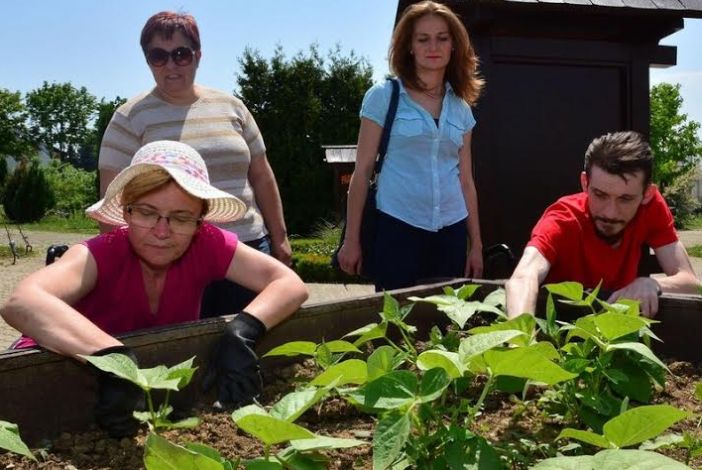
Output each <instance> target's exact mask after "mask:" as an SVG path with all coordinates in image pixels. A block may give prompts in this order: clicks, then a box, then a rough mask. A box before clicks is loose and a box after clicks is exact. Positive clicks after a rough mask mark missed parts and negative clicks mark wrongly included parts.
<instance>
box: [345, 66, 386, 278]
mask: <svg viewBox="0 0 702 470" xmlns="http://www.w3.org/2000/svg"><path fill="white" fill-rule="evenodd" d="M390 82H391V83H392V95H391V97H390V106H389V107H388V112H387V114H386V115H385V124H384V125H383V134H382V136H381V138H380V144H379V145H378V157H377V158H376V160H375V168H374V169H373V176H371V179H370V181H369V184H368V195H367V196H366V203H365V205H364V206H363V214H362V216H361V234H360V238H361V256H362V271H361V275H362V276H364V277H368V278H370V277H372V272H371V271H372V270H371V263H370V260H371V255H372V250H373V242H374V239H375V226H376V220H377V218H378V211H377V209H376V205H375V195H376V193H377V191H378V175H380V170H382V168H383V160H384V159H385V152H386V151H387V149H388V141H389V140H390V130H391V129H392V124H393V122H394V121H395V113H396V112H397V102H398V100H399V97H400V85H399V84H398V82H397V80H396V79H390ZM345 236H346V215H344V225H343V227H342V229H341V237H340V238H339V245H338V246H337V247H336V250H334V254H333V255H332V257H331V265H332V266H333V267H334V268H336V269H340V267H339V257H338V256H339V249H341V245H343V244H344V238H345Z"/></svg>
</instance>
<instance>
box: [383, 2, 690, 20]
mask: <svg viewBox="0 0 702 470" xmlns="http://www.w3.org/2000/svg"><path fill="white" fill-rule="evenodd" d="M418 1H420V0H399V2H398V10H397V17H396V20H397V18H398V17H399V15H400V14H401V13H402V11H403V10H404V9H405V7H407V6H408V5H410V4H412V3H417V2H418ZM440 1H443V3H446V4H448V5H456V6H463V7H467V6H469V5H470V4H473V6H476V5H480V4H482V5H491V6H497V7H502V8H506V9H511V8H515V9H524V8H527V9H532V8H538V9H541V8H543V9H545V10H554V9H555V10H561V11H573V12H578V13H581V12H583V11H589V12H592V13H608V12H609V13H615V12H616V13H618V14H632V15H638V14H652V13H653V14H655V13H656V12H659V13H663V12H665V13H666V14H669V15H670V14H672V15H674V16H677V17H680V18H702V0H440Z"/></svg>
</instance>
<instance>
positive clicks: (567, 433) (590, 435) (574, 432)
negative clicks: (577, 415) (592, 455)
mask: <svg viewBox="0 0 702 470" xmlns="http://www.w3.org/2000/svg"><path fill="white" fill-rule="evenodd" d="M558 439H577V440H578V441H581V442H585V443H587V444H590V445H593V446H595V447H601V448H603V449H610V448H611V447H612V444H611V443H610V442H609V441H608V440H607V439H606V438H605V437H604V436H601V435H600V434H595V433H594V432H591V431H581V430H579V429H573V428H565V429H564V430H563V431H561V433H560V434H559V435H558V437H557V438H556V440H558Z"/></svg>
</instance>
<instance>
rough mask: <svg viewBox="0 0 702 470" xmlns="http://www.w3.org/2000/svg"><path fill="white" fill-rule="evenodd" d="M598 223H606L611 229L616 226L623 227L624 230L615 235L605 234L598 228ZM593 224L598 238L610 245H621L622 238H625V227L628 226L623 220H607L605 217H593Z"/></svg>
mask: <svg viewBox="0 0 702 470" xmlns="http://www.w3.org/2000/svg"><path fill="white" fill-rule="evenodd" d="M598 221H599V222H604V223H606V224H608V225H609V226H610V227H611V226H614V225H622V229H621V230H619V231H618V232H617V233H614V234H612V233H605V232H603V231H601V230H600V228H599V227H598V226H597V222H598ZM593 222H594V225H595V234H597V236H598V237H599V238H600V239H601V240H602V241H604V242H605V243H607V244H608V245H616V244H617V243H619V242H620V241H621V239H622V236H624V227H625V226H626V224H625V223H624V221H623V220H617V219H606V218H604V217H593Z"/></svg>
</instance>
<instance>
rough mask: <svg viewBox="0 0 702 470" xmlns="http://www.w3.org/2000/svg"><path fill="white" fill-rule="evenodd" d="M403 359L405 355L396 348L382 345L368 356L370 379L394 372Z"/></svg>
mask: <svg viewBox="0 0 702 470" xmlns="http://www.w3.org/2000/svg"><path fill="white" fill-rule="evenodd" d="M403 360H404V357H403V355H401V354H400V353H399V352H398V351H397V350H396V349H395V348H393V347H391V346H387V345H383V346H380V347H379V348H378V349H376V350H375V351H373V353H372V354H371V355H370V356H368V363H367V364H368V381H371V380H375V379H377V378H378V377H380V376H381V375H385V374H387V373H388V372H392V371H393V370H395V369H396V368H397V367H398V366H399V365H400V364H401V363H402V361H403Z"/></svg>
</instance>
